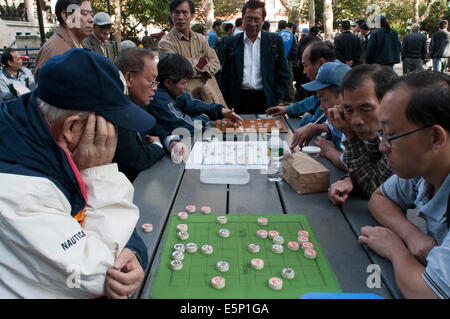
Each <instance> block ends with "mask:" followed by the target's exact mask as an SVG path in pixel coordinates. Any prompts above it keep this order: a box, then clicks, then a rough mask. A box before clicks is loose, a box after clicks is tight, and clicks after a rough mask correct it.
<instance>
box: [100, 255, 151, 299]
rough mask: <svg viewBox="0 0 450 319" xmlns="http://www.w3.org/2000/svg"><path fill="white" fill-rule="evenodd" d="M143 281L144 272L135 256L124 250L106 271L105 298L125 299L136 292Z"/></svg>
mask: <svg viewBox="0 0 450 319" xmlns="http://www.w3.org/2000/svg"><path fill="white" fill-rule="evenodd" d="M142 279H144V270H143V269H142V267H141V265H140V264H139V261H138V259H137V258H136V256H135V254H134V253H133V252H132V251H131V250H130V249H128V248H124V249H123V250H122V252H121V253H120V254H119V256H118V257H117V258H116V260H115V261H114V266H113V267H111V268H108V270H107V271H106V281H105V288H106V297H108V298H110V299H127V298H130V297H131V295H132V294H134V293H135V292H136V290H137V289H138V288H139V285H140V284H141V282H142Z"/></svg>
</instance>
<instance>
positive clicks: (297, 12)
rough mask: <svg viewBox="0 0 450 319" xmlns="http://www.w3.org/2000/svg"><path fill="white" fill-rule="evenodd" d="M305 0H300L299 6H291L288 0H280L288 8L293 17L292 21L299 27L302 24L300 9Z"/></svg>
mask: <svg viewBox="0 0 450 319" xmlns="http://www.w3.org/2000/svg"><path fill="white" fill-rule="evenodd" d="M303 1H304V0H300V1H299V2H298V3H299V5H298V7H294V6H291V5H290V4H289V3H288V1H287V0H280V3H281V5H282V6H283V7H284V8H285V9H286V11H287V12H288V15H289V16H290V18H291V19H292V22H294V23H295V25H296V26H297V27H298V26H299V24H300V11H301V10H302V8H303Z"/></svg>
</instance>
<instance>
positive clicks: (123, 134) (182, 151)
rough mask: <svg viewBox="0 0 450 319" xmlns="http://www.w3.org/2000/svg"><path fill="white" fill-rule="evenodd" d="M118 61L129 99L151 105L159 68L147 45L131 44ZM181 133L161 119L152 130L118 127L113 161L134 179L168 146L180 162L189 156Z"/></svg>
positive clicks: (158, 157) (162, 153)
mask: <svg viewBox="0 0 450 319" xmlns="http://www.w3.org/2000/svg"><path fill="white" fill-rule="evenodd" d="M115 64H116V65H117V67H118V68H119V70H120V71H121V72H122V73H123V76H124V81H125V82H126V87H127V89H128V95H129V97H130V100H131V101H132V102H133V103H134V104H136V105H138V106H140V107H142V108H144V107H145V106H147V105H149V104H150V102H151V101H152V100H153V97H154V96H155V91H156V90H157V88H158V82H157V81H156V77H157V76H158V69H157V67H156V63H155V62H154V60H153V53H152V52H151V51H149V50H147V49H144V48H138V47H135V48H129V49H127V50H125V51H123V52H122V53H121V54H120V55H119V56H118V57H117V59H116V61H115ZM179 141H180V139H179V136H176V135H170V132H169V131H168V130H166V129H164V128H163V127H162V126H161V125H160V124H159V123H158V122H156V124H155V126H154V127H153V128H152V129H151V130H149V131H146V132H144V131H141V132H133V131H130V130H126V129H121V128H119V129H118V140H117V150H116V153H115V155H114V159H113V160H114V161H115V162H117V165H118V166H119V170H120V171H121V172H123V173H124V174H125V175H126V176H127V177H128V179H129V180H130V181H131V182H133V181H134V180H135V179H136V177H137V175H138V174H139V173H140V172H141V171H143V170H144V169H147V168H149V167H150V166H152V165H153V164H154V163H156V162H157V161H158V160H160V159H161V158H162V157H163V156H164V155H165V151H164V148H165V149H166V150H168V151H169V152H170V153H171V155H172V159H174V160H176V161H177V162H178V161H179V159H180V158H181V159H184V158H185V157H186V156H187V148H186V146H185V145H184V144H183V143H181V142H179Z"/></svg>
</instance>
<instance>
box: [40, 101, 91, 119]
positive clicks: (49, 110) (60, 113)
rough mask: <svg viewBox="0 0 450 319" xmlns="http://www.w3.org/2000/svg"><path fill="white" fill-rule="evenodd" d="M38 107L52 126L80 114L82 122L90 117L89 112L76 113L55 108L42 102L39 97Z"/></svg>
mask: <svg viewBox="0 0 450 319" xmlns="http://www.w3.org/2000/svg"><path fill="white" fill-rule="evenodd" d="M36 101H37V105H38V107H39V109H40V110H41V112H42V114H44V118H45V120H46V121H47V123H48V124H49V125H50V126H52V125H53V124H55V123H56V122H57V121H59V120H61V119H66V118H68V117H69V116H72V115H75V114H78V115H79V116H80V117H81V120H83V121H84V120H85V119H87V118H88V116H89V112H86V111H76V110H66V109H61V108H59V107H56V106H53V105H51V104H49V103H47V102H45V101H42V100H41V99H40V98H39V97H36Z"/></svg>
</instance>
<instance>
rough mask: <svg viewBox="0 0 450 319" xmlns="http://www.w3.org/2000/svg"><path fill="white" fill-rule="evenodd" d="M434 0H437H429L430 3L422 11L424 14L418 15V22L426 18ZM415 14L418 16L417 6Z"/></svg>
mask: <svg viewBox="0 0 450 319" xmlns="http://www.w3.org/2000/svg"><path fill="white" fill-rule="evenodd" d="M414 1H417V2H419V0H414ZM436 1H437V0H431V1H430V3H429V4H428V6H427V9H426V10H425V12H424V14H422V15H421V16H420V18H419V20H418V21H417V22H418V23H419V22H422V21H423V20H425V19H426V18H428V16H429V15H430V12H431V7H432V6H433V4H434V3H435V2H436ZM417 16H419V8H417Z"/></svg>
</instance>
